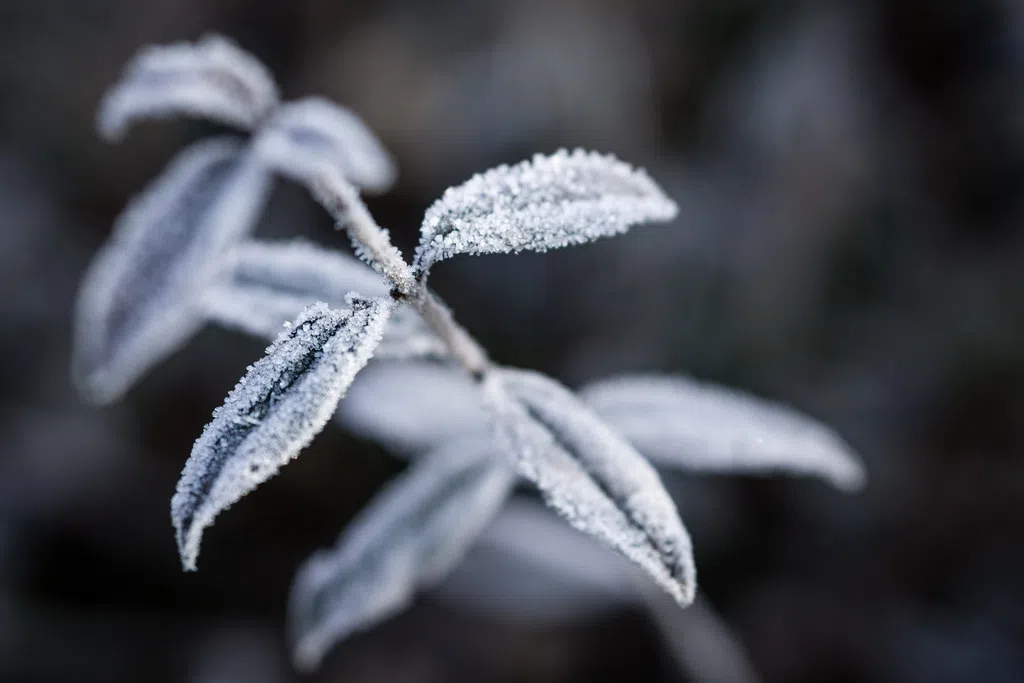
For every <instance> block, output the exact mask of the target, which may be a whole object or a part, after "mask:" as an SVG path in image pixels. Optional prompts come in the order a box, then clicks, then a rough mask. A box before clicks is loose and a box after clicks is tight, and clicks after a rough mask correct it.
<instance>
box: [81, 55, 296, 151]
mask: <svg viewBox="0 0 1024 683" xmlns="http://www.w3.org/2000/svg"><path fill="white" fill-rule="evenodd" d="M277 102H278V94H277V86H276V85H275V84H274V79H273V77H272V76H271V75H270V73H269V72H268V71H267V69H266V68H265V67H264V66H263V65H262V64H261V63H260V62H259V61H258V60H257V59H256V58H255V57H253V56H252V55H250V54H249V53H247V52H245V51H244V50H242V49H240V48H239V47H238V46H237V45H235V44H234V43H232V42H231V41H229V40H227V39H225V38H222V37H220V36H216V35H210V36H205V37H203V38H202V39H200V40H199V41H198V42H197V43H195V44H192V43H184V42H183V43H174V44H171V45H161V46H151V47H147V48H144V49H143V50H141V51H140V52H139V54H137V55H136V56H135V58H134V59H133V60H132V61H131V62H129V64H128V66H127V67H126V68H125V71H124V74H123V75H122V77H121V80H120V81H118V82H117V84H116V85H114V87H112V88H111V89H110V90H109V91H108V92H107V94H106V95H105V96H104V98H103V103H102V104H101V106H100V111H99V114H98V116H97V126H98V128H99V131H100V134H101V135H102V136H103V137H104V138H106V139H108V140H117V139H119V138H121V137H123V136H124V133H125V131H126V130H127V129H128V127H129V126H131V125H132V124H134V123H135V122H136V121H138V120H140V119H145V118H170V117H172V116H181V115H185V116H195V117H204V118H208V119H211V120H213V121H217V122H218V123H224V124H228V125H231V126H236V127H238V128H242V129H244V130H252V129H253V128H255V127H256V126H257V125H258V124H259V122H260V121H261V120H262V119H263V117H265V116H266V115H267V114H268V113H269V112H270V111H271V110H272V109H273V108H274V107H275V106H277Z"/></svg>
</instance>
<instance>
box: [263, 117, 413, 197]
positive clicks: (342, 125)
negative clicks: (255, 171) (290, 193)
mask: <svg viewBox="0 0 1024 683" xmlns="http://www.w3.org/2000/svg"><path fill="white" fill-rule="evenodd" d="M255 145H256V153H257V154H258V155H259V157H260V158H261V159H262V160H263V162H264V163H266V164H268V165H269V166H271V167H272V168H273V169H274V170H276V171H278V172H279V173H281V174H283V175H285V176H287V177H289V178H291V179H292V180H294V181H296V182H299V183H302V184H303V185H306V186H307V187H311V188H312V187H313V186H314V185H315V184H316V182H317V179H318V176H319V175H320V174H322V173H323V172H324V170H325V169H328V170H330V171H334V172H337V173H339V174H340V175H341V177H343V178H345V179H347V180H348V181H349V182H351V183H352V184H354V185H356V186H358V187H361V188H363V189H365V190H370V191H373V192H383V191H384V190H386V189H388V188H389V187H390V186H391V184H392V183H393V182H394V180H395V176H396V170H395V164H394V162H393V161H392V160H391V156H390V155H389V154H388V153H387V150H385V149H384V146H383V145H382V144H381V143H380V141H379V140H378V139H377V136H376V135H374V134H373V131H371V130H370V129H369V127H367V125H366V124H365V123H363V121H362V119H360V118H359V117H358V116H356V115H355V114H354V113H352V112H351V111H349V110H348V109H346V108H344V107H341V106H338V105H337V104H334V103H333V102H329V101H328V100H325V99H322V98H319V97H310V98H307V99H304V100H299V101H297V102H292V103H289V104H286V105H283V106H282V107H281V108H280V109H278V110H277V112H276V113H275V114H274V116H273V117H272V118H271V119H270V121H269V122H268V123H267V125H266V126H265V127H264V128H263V130H261V131H260V133H259V135H258V136H257V137H256V142H255Z"/></svg>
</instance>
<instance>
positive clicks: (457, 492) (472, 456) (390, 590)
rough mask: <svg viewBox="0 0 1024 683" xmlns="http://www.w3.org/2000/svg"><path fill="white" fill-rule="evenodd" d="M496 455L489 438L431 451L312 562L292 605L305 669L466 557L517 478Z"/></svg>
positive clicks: (297, 655)
mask: <svg viewBox="0 0 1024 683" xmlns="http://www.w3.org/2000/svg"><path fill="white" fill-rule="evenodd" d="M495 455H496V453H495V446H494V442H493V439H492V438H490V436H489V435H486V436H484V437H483V438H480V437H477V438H469V439H462V440H460V441H454V442H451V443H449V444H446V445H445V446H442V447H440V448H438V449H436V450H434V451H432V452H431V453H430V454H429V455H427V456H425V457H424V458H422V459H420V460H417V461H416V462H415V463H414V464H413V465H412V466H411V467H410V469H409V470H408V471H407V472H406V473H404V474H402V475H401V476H400V477H399V478H398V479H397V480H395V481H394V482H393V483H392V484H390V485H389V486H388V488H387V489H386V490H385V491H384V492H383V493H382V494H380V495H379V496H378V497H377V498H376V499H374V501H373V502H371V503H370V505H369V506H368V507H367V508H366V509H364V510H363V511H362V512H361V513H360V515H359V517H358V518H357V519H356V520H355V521H354V522H353V523H352V524H351V525H350V526H349V528H348V529H346V530H345V532H344V534H342V536H341V538H340V539H339V540H338V544H337V546H336V547H334V548H332V549H331V550H325V551H320V552H318V553H316V554H315V555H313V556H312V557H310V558H309V559H308V560H307V561H306V563H305V565H303V567H302V568H301V569H300V570H299V573H298V575H297V576H296V579H295V583H294V586H293V588H292V595H291V601H290V609H289V611H290V617H291V631H292V639H293V643H294V645H293V647H294V649H293V656H294V660H295V663H296V666H297V667H298V668H300V669H303V670H309V669H313V668H315V667H316V666H317V665H318V664H319V662H320V660H321V659H322V658H323V656H324V654H326V652H327V651H328V649H329V648H330V647H331V646H332V645H333V644H335V643H337V642H338V641H340V640H342V639H344V638H345V637H346V636H348V635H349V634H351V633H352V632H353V631H357V630H362V629H365V628H368V627H370V626H372V625H374V624H376V623H377V622H379V621H381V620H383V619H385V618H387V617H389V616H391V615H393V614H394V613H396V612H398V611H399V610H401V609H402V608H403V607H405V606H406V604H407V603H408V602H409V601H410V600H411V599H412V597H413V595H414V594H415V592H416V590H417V589H419V588H421V587H424V586H427V585H430V584H431V583H433V582H435V581H437V580H439V579H440V578H441V577H443V576H444V575H445V574H447V573H448V571H449V570H450V569H451V567H452V566H453V565H454V564H455V563H456V562H458V560H459V559H461V557H462V555H463V553H464V552H465V550H466V548H467V547H468V545H469V544H470V543H471V542H472V541H473V540H474V539H475V538H476V536H477V534H478V533H479V531H480V530H481V529H482V528H483V527H484V525H486V524H487V522H488V521H490V519H491V517H492V516H493V515H494V513H495V512H496V511H497V510H498V508H499V506H500V505H501V504H502V502H503V501H504V500H505V497H506V496H507V494H508V491H509V489H510V487H511V485H512V483H513V481H514V479H515V475H514V473H513V472H512V470H511V469H510V468H509V467H508V464H507V462H506V461H505V460H504V459H502V458H500V457H495Z"/></svg>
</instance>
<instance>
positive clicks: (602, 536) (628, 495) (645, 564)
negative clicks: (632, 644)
mask: <svg viewBox="0 0 1024 683" xmlns="http://www.w3.org/2000/svg"><path fill="white" fill-rule="evenodd" d="M485 395H486V397H487V400H488V404H489V406H490V407H491V409H492V411H493V412H494V414H495V416H496V418H497V426H498V433H499V436H500V437H501V438H500V441H501V443H502V445H503V446H504V447H505V449H506V451H507V452H508V454H509V455H510V456H511V457H512V458H514V460H515V462H516V464H517V466H518V470H519V473H520V474H521V475H522V476H524V477H525V478H526V479H528V480H529V481H531V482H533V483H534V484H535V485H536V486H537V488H538V489H540V491H541V494H542V495H543V496H544V500H545V502H546V503H547V504H548V505H549V506H551V507H552V508H553V509H554V510H555V511H556V512H558V513H559V514H561V515H562V516H563V517H565V519H566V520H567V521H568V522H569V523H570V524H571V525H572V526H574V527H576V528H577V529H579V530H580V531H583V532H584V533H587V534H590V535H591V536H594V537H595V538H597V539H599V540H601V541H603V542H604V543H606V544H607V545H609V546H611V547H612V548H614V549H616V550H617V551H619V552H620V553H622V554H623V555H625V556H626V557H627V558H628V559H630V560H632V561H633V562H634V563H636V564H637V565H639V566H640V567H641V568H643V569H644V570H645V571H646V572H647V573H648V574H650V575H651V577H652V578H653V579H654V580H655V581H656V582H657V583H658V585H659V586H661V587H662V588H663V589H664V590H665V591H667V592H668V593H669V594H670V595H672V597H674V598H675V599H676V601H678V602H679V603H680V604H681V605H686V604H689V603H690V602H692V600H693V596H694V591H695V590H696V569H695V567H694V563H693V551H692V548H691V544H690V536H689V534H688V533H687V532H686V529H685V528H684V527H683V524H682V522H681V521H680V519H679V514H678V512H677V511H676V507H675V504H674V503H673V502H672V499H671V498H670V497H669V495H668V493H667V492H666V491H665V489H664V487H663V486H662V484H661V480H660V479H659V478H658V474H657V473H656V472H655V471H654V468H653V467H651V466H650V465H649V464H648V463H647V461H646V460H644V459H643V457H641V456H640V454H639V453H637V452H636V451H635V450H633V447H632V446H630V445H629V443H628V442H626V441H625V440H624V439H623V438H622V437H620V436H619V435H618V434H617V433H616V432H615V431H613V430H612V429H611V428H610V427H608V426H607V425H606V424H605V423H603V422H602V421H601V420H600V418H598V417H597V416H595V415H594V414H593V413H591V412H590V410H589V409H588V408H586V406H584V405H583V404H582V403H581V402H580V401H579V400H578V399H577V398H576V397H575V396H574V395H573V394H572V393H571V392H570V391H569V390H568V389H566V388H565V387H563V386H561V385H560V384H558V383H557V382H555V381H554V380H552V379H551V378H549V377H545V376H544V375H541V374H538V373H533V372H526V371H522V370H510V369H503V370H496V371H494V372H492V373H491V374H490V375H489V377H488V379H487V380H486V383H485Z"/></svg>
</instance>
